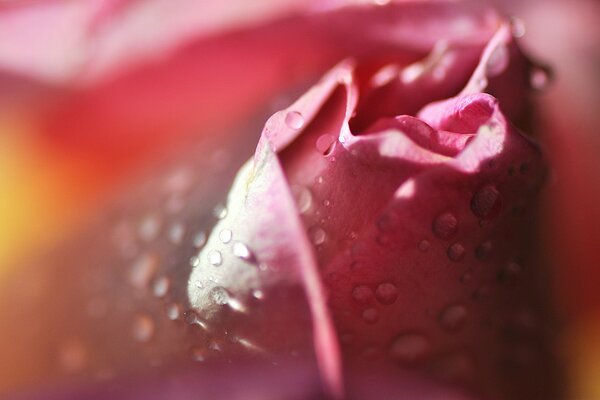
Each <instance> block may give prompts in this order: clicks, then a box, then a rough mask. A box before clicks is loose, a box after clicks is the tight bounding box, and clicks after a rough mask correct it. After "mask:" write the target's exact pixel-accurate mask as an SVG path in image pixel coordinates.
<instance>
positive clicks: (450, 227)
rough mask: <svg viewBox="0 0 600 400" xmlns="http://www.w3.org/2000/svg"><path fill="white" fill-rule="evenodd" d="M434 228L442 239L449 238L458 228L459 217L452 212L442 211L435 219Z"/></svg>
mask: <svg viewBox="0 0 600 400" xmlns="http://www.w3.org/2000/svg"><path fill="white" fill-rule="evenodd" d="M432 229H433V233H434V234H435V235H436V236H437V237H439V238H440V239H449V238H450V237H452V236H453V235H454V234H455V233H456V231H457V230H458V219H457V218H456V217H455V216H454V214H452V213H450V212H445V213H442V214H440V215H438V216H437V218H436V219H435V220H434V221H433V225H432Z"/></svg>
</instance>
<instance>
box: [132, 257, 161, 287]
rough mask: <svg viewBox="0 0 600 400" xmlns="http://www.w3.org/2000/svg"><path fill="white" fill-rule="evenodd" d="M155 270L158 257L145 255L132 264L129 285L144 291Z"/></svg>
mask: <svg viewBox="0 0 600 400" xmlns="http://www.w3.org/2000/svg"><path fill="white" fill-rule="evenodd" d="M157 269H158V255H156V254H155V253H145V254H143V255H142V256H140V257H139V258H138V259H137V260H135V262H134V263H133V265H132V267H131V271H130V273H129V283H131V285H132V286H133V287H135V288H138V289H145V288H147V287H148V285H149V284H150V281H151V280H152V278H153V277H154V274H155V273H156V270H157Z"/></svg>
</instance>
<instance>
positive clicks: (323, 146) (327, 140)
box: [315, 134, 335, 156]
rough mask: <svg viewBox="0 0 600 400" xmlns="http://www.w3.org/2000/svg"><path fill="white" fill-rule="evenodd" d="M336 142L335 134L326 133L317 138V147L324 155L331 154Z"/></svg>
mask: <svg viewBox="0 0 600 400" xmlns="http://www.w3.org/2000/svg"><path fill="white" fill-rule="evenodd" d="M334 143H335V136H333V135H329V134H325V135H321V136H319V138H318V139H317V141H316V143H315V146H316V147H317V151H318V152H319V153H321V154H323V155H325V156H326V155H329V154H330V153H331V151H332V150H333V146H334Z"/></svg>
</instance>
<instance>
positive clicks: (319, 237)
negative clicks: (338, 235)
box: [308, 226, 327, 246]
mask: <svg viewBox="0 0 600 400" xmlns="http://www.w3.org/2000/svg"><path fill="white" fill-rule="evenodd" d="M308 234H309V235H310V238H311V239H312V242H313V243H314V244H315V245H317V246H319V245H321V244H323V243H325V239H327V234H326V233H325V231H324V230H323V229H322V228H321V227H319V226H313V227H312V228H310V229H309V230H308Z"/></svg>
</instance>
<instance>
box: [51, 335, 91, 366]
mask: <svg viewBox="0 0 600 400" xmlns="http://www.w3.org/2000/svg"><path fill="white" fill-rule="evenodd" d="M86 362H87V350H86V348H85V346H84V345H83V343H82V342H81V341H80V340H78V339H69V340H67V341H65V342H63V343H62V344H61V345H60V348H59V354H58V363H59V365H60V367H61V368H62V369H64V370H65V371H66V372H69V373H74V372H78V371H80V370H81V369H83V367H84V366H85V364H86Z"/></svg>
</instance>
